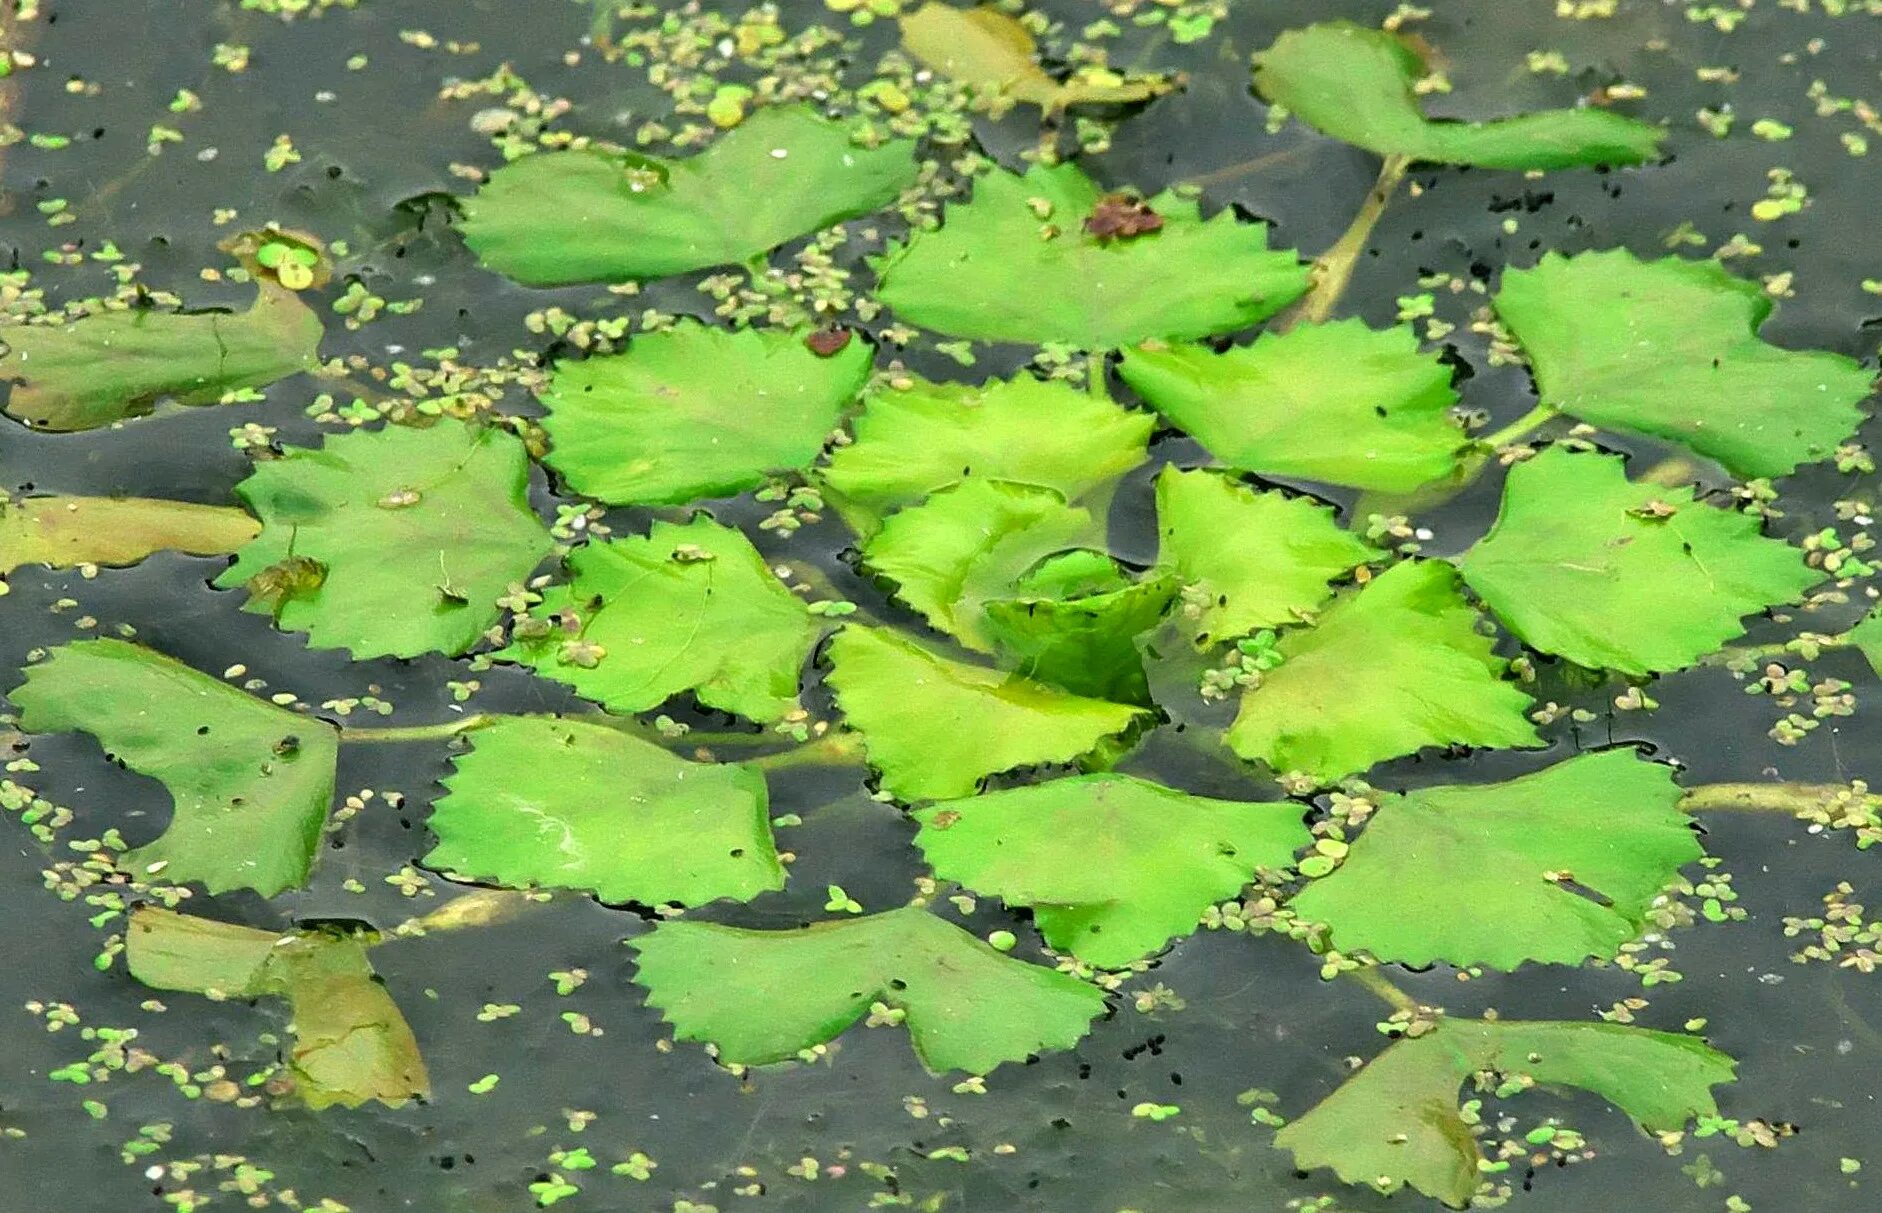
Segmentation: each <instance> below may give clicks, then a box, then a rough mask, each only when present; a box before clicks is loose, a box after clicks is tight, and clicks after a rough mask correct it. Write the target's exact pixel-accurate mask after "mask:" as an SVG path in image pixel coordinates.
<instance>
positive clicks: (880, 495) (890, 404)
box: [821, 375, 1156, 536]
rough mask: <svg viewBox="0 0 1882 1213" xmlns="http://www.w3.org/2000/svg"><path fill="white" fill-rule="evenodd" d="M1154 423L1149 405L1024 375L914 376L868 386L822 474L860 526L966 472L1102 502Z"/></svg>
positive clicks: (867, 527)
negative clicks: (981, 378)
mask: <svg viewBox="0 0 1882 1213" xmlns="http://www.w3.org/2000/svg"><path fill="white" fill-rule="evenodd" d="M1155 425H1156V419H1155V418H1154V417H1152V416H1151V415H1150V414H1148V413H1138V412H1129V411H1126V410H1124V409H1121V408H1119V407H1118V406H1117V405H1115V404H1112V403H1111V402H1110V401H1108V400H1099V399H1095V398H1093V397H1092V396H1090V395H1089V394H1087V393H1085V392H1081V391H1079V390H1077V389H1076V388H1073V387H1071V386H1070V385H1068V384H1066V383H1063V382H1057V381H1048V380H1040V379H1035V378H1033V377H1032V376H1030V375H1021V376H1018V377H1016V378H1013V379H995V380H990V381H988V382H987V383H984V384H980V385H978V386H974V385H969V384H965V383H928V382H926V381H923V380H915V381H913V382H912V383H910V384H909V386H907V387H889V388H882V389H879V390H877V391H874V392H871V393H870V394H869V396H868V397H867V398H866V402H865V405H864V408H863V411H862V413H861V415H859V416H858V417H857V419H856V423H855V440H854V441H853V442H850V443H848V444H845V445H841V446H838V447H837V448H836V450H835V451H834V452H832V453H831V455H830V462H829V466H827V467H826V468H824V469H823V472H822V476H821V479H822V481H823V484H824V485H825V486H826V487H827V488H829V489H830V490H833V496H834V497H835V498H836V504H837V506H838V508H839V509H841V510H842V511H843V514H844V516H845V517H846V518H848V519H849V520H850V522H851V524H852V525H853V526H855V528H856V530H857V531H858V532H859V533H861V534H863V535H865V536H866V535H868V534H869V533H871V532H872V531H873V530H874V529H875V527H876V525H877V524H878V522H879V520H880V517H881V516H882V515H884V514H887V513H890V512H891V511H893V510H896V509H899V508H901V507H902V506H908V505H914V504H915V503H916V502H918V501H920V500H922V499H923V498H924V497H926V496H928V495H929V494H930V493H933V492H936V491H937V490H940V489H944V488H947V487H948V486H949V485H952V484H956V483H958V482H960V481H962V480H964V479H966V478H967V477H969V476H981V477H985V478H987V479H990V480H1007V481H1012V482H1014V483H1016V484H1031V485H1038V486H1040V487H1043V488H1049V489H1057V490H1058V491H1059V493H1060V494H1061V495H1063V496H1064V497H1065V499H1066V500H1067V501H1070V502H1073V503H1078V502H1080V501H1083V500H1086V499H1094V505H1095V506H1102V504H1103V502H1102V500H1095V499H1098V498H1100V497H1101V496H1102V490H1104V489H1105V488H1108V487H1109V486H1110V485H1111V484H1112V483H1113V482H1115V481H1116V480H1117V478H1118V477H1119V476H1122V475H1123V474H1124V473H1125V472H1127V471H1129V470H1130V469H1132V468H1134V467H1136V466H1137V465H1138V464H1140V463H1142V462H1143V461H1144V447H1145V444H1146V443H1147V442H1148V441H1149V439H1150V431H1151V430H1152V429H1154V428H1155ZM1094 512H1098V513H1102V510H1101V509H1094Z"/></svg>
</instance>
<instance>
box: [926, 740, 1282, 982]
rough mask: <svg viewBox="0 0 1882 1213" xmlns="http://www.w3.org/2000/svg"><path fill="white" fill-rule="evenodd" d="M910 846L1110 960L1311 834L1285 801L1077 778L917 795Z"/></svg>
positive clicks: (1154, 943) (1140, 950)
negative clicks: (916, 828) (969, 794)
mask: <svg viewBox="0 0 1882 1213" xmlns="http://www.w3.org/2000/svg"><path fill="white" fill-rule="evenodd" d="M915 818H916V820H917V821H919V822H921V827H922V828H921V833H920V834H918V835H916V837H915V845H916V846H918V847H920V848H921V851H922V854H923V855H925V856H926V857H927V859H928V862H929V863H930V864H931V865H932V866H933V867H934V871H935V875H936V876H938V877H940V878H941V879H943V880H956V881H959V882H960V883H961V884H963V885H966V886H967V887H968V888H970V889H973V890H974V891H976V892H979V893H987V894H991V895H993V896H996V897H999V898H1001V899H1002V900H1004V901H1006V902H1007V903H1008V904H1010V905H1018V906H1031V907H1032V908H1033V921H1034V922H1036V923H1037V924H1038V926H1039V930H1040V933H1041V934H1043V935H1044V936H1045V937H1046V942H1047V943H1049V944H1051V945H1052V946H1053V947H1054V948H1057V949H1058V950H1059V951H1061V952H1070V953H1071V954H1072V955H1074V956H1076V957H1078V959H1080V960H1082V961H1084V962H1085V963H1087V964H1092V965H1096V966H1098V967H1099V968H1107V969H1116V968H1123V967H1124V966H1126V965H1128V964H1130V963H1131V962H1132V961H1134V960H1137V959H1139V958H1141V957H1143V956H1147V955H1149V954H1150V953H1152V952H1155V951H1157V950H1158V949H1160V948H1162V947H1163V945H1164V944H1166V943H1168V942H1169V941H1170V940H1172V939H1175V938H1179V937H1181V936H1184V935H1188V934H1189V933H1190V932H1191V931H1194V930H1195V929H1196V924H1197V922H1198V921H1199V920H1200V919H1201V917H1202V912H1203V911H1204V910H1206V909H1208V908H1209V907H1210V906H1211V905H1213V904H1215V903H1216V902H1218V901H1222V900H1223V899H1225V898H1229V897H1233V896H1235V895H1236V894H1237V893H1239V892H1240V891H1241V888H1242V886H1243V885H1245V884H1247V883H1248V882H1249V881H1251V880H1253V879H1254V877H1255V872H1256V870H1257V869H1259V868H1272V869H1277V870H1278V869H1281V868H1285V867H1287V866H1288V865H1289V864H1291V863H1292V862H1293V859H1294V852H1295V851H1296V850H1298V849H1300V848H1301V847H1304V846H1306V845H1307V844H1308V843H1310V842H1312V841H1313V838H1312V836H1311V835H1310V834H1309V833H1308V832H1307V827H1306V826H1305V825H1303V824H1302V823H1301V808H1300V806H1299V805H1297V804H1292V803H1290V802H1285V801H1283V802H1281V803H1278V804H1244V803H1241V802H1238V801H1230V800H1211V799H1208V798H1206V797H1202V796H1191V795H1189V794H1188V793H1186V792H1178V791H1175V790H1173V789H1170V788H1166V787H1163V786H1161V785H1159V784H1154V783H1150V782H1148V781H1146V780H1142V779H1136V778H1133V777H1131V776H1129V775H1078V776H1074V777H1072V778H1069V779H1055V780H1053V781H1051V782H1050V783H1042V784H1036V785H1034V786H1032V787H1024V788H1011V789H1008V790H1006V791H1001V792H991V793H988V794H987V795H984V796H975V797H973V798H971V799H967V800H951V801H946V802H944V803H942V804H937V805H930V806H928V807H927V808H925V809H921V810H918V811H917V812H916V814H915Z"/></svg>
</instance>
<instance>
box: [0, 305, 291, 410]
mask: <svg viewBox="0 0 1882 1213" xmlns="http://www.w3.org/2000/svg"><path fill="white" fill-rule="evenodd" d="M320 335H321V328H320V317H318V316H316V315H315V314H314V312H313V310H312V309H310V308H309V307H308V306H307V305H306V304H304V303H302V302H301V301H300V300H299V299H297V298H295V296H294V294H293V293H292V292H291V291H285V290H282V289H280V288H279V287H275V286H272V285H264V286H263V287H262V288H261V291H260V293H259V294H258V295H256V297H255V302H254V305H253V306H251V307H250V308H249V309H248V310H247V311H246V312H160V311H156V310H154V309H150V308H137V309H133V310H128V311H110V312H100V313H98V314H96V315H92V316H87V317H84V318H83V319H79V320H73V321H70V322H68V323H65V324H57V325H53V324H16V325H7V326H5V327H3V328H0V342H3V343H4V344H5V345H6V347H7V352H6V355H5V356H4V357H0V383H9V382H10V383H11V384H12V385H13V391H12V394H11V395H10V396H8V398H7V403H6V411H7V412H8V413H9V414H11V415H12V416H14V417H17V418H19V419H20V420H21V421H24V422H26V423H27V424H28V425H30V426H33V427H34V428H37V429H43V430H61V431H70V430H94V429H97V428H98V427H100V426H105V425H110V424H111V423H112V422H114V421H123V420H126V419H127V418H131V417H142V416H143V415H144V414H146V413H149V412H150V411H151V410H152V409H154V408H156V407H157V406H158V405H159V404H161V403H163V402H165V401H169V402H171V403H174V404H181V405H199V404H216V403H218V402H220V401H221V399H222V397H223V394H224V393H226V392H232V391H237V390H239V389H242V388H258V387H265V386H267V385H268V384H270V383H273V382H274V381H275V380H277V379H284V378H286V377H287V376H289V375H292V374H294V373H295V372H297V371H309V370H313V369H314V368H315V366H317V365H318V362H319V357H318V355H319V349H320Z"/></svg>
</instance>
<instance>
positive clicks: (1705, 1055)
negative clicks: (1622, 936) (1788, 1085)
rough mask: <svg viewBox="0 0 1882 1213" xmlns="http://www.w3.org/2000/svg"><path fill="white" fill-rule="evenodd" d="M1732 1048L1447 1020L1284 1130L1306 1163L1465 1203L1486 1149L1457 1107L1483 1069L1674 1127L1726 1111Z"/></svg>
mask: <svg viewBox="0 0 1882 1213" xmlns="http://www.w3.org/2000/svg"><path fill="white" fill-rule="evenodd" d="M1733 1070H1734V1064H1733V1062H1732V1059H1731V1058H1730V1057H1727V1056H1726V1055H1725V1054H1723V1053H1720V1052H1719V1051H1718V1050H1716V1049H1713V1048H1711V1047H1709V1046H1708V1045H1707V1044H1706V1043H1705V1042H1704V1041H1703V1040H1701V1039H1699V1038H1698V1037H1696V1036H1684V1035H1679V1034H1676V1033H1672V1032H1653V1031H1648V1030H1647V1029H1645V1028H1632V1027H1626V1026H1623V1025H1621V1024H1613V1023H1572V1022H1551V1021H1522V1020H1496V1021H1490V1020H1472V1019H1446V1020H1444V1021H1443V1022H1442V1023H1441V1024H1439V1025H1438V1027H1437V1028H1436V1030H1434V1031H1431V1032H1428V1033H1426V1034H1425V1035H1423V1036H1418V1037H1415V1038H1410V1039H1405V1040H1400V1041H1398V1042H1397V1043H1396V1044H1393V1045H1392V1046H1391V1047H1390V1048H1388V1049H1386V1050H1385V1052H1383V1053H1381V1054H1379V1056H1377V1057H1375V1058H1374V1059H1373V1060H1372V1061H1371V1063H1370V1064H1368V1065H1367V1066H1366V1067H1365V1068H1364V1069H1362V1070H1360V1071H1359V1072H1358V1073H1357V1074H1355V1075H1353V1077H1351V1078H1349V1079H1348V1080H1347V1081H1346V1083H1345V1085H1343V1086H1341V1087H1340V1088H1339V1089H1338V1090H1337V1091H1335V1092H1333V1094H1332V1095H1330V1096H1328V1097H1327V1098H1326V1099H1324V1100H1322V1101H1321V1102H1320V1103H1319V1104H1318V1105H1316V1106H1315V1107H1314V1108H1313V1109H1312V1110H1311V1111H1309V1112H1308V1113H1307V1114H1306V1115H1304V1116H1302V1117H1301V1118H1300V1119H1298V1120H1296V1121H1294V1122H1293V1123H1292V1124H1290V1125H1288V1126H1286V1127H1285V1128H1283V1129H1282V1130H1281V1131H1280V1132H1279V1133H1278V1134H1276V1135H1275V1139H1274V1144H1275V1145H1277V1146H1280V1147H1281V1148H1283V1149H1286V1150H1291V1151H1293V1153H1294V1162H1295V1164H1296V1165H1297V1166H1299V1167H1300V1168H1301V1169H1302V1170H1304V1171H1311V1170H1313V1169H1315V1168H1317V1167H1329V1168H1331V1169H1332V1170H1333V1171H1334V1172H1335V1173H1337V1174H1338V1175H1339V1177H1340V1178H1341V1179H1343V1180H1345V1181H1346V1182H1347V1183H1353V1184H1367V1185H1370V1186H1372V1187H1374V1188H1376V1189H1377V1190H1379V1191H1381V1192H1386V1193H1390V1192H1395V1191H1397V1190H1398V1189H1399V1188H1401V1187H1404V1186H1406V1185H1407V1184H1409V1185H1410V1186H1411V1187H1412V1188H1414V1189H1416V1190H1417V1191H1419V1192H1422V1193H1424V1194H1425V1195H1426V1196H1430V1197H1434V1198H1436V1199H1438V1200H1441V1201H1443V1202H1444V1203H1446V1204H1448V1205H1451V1206H1452V1207H1454V1208H1460V1209H1461V1208H1463V1207H1464V1206H1465V1205H1466V1204H1467V1203H1469V1201H1470V1198H1471V1197H1472V1196H1473V1195H1474V1194H1475V1193H1476V1191H1477V1187H1478V1184H1479V1183H1480V1182H1481V1176H1480V1174H1479V1172H1478V1164H1479V1163H1480V1162H1481V1161H1482V1160H1483V1155H1482V1154H1481V1152H1480V1151H1479V1150H1478V1147H1477V1137H1476V1133H1475V1131H1474V1130H1473V1128H1472V1125H1471V1124H1470V1123H1469V1122H1467V1121H1465V1119H1464V1118H1463V1116H1462V1115H1461V1114H1460V1113H1459V1111H1458V1107H1457V1099H1458V1089H1459V1088H1460V1087H1462V1086H1463V1084H1464V1083H1465V1081H1467V1080H1468V1079H1470V1078H1471V1076H1472V1075H1475V1074H1477V1073H1479V1072H1483V1071H1488V1072H1490V1073H1492V1074H1494V1075H1500V1076H1503V1077H1506V1078H1509V1079H1518V1078H1524V1079H1531V1080H1533V1081H1534V1082H1535V1083H1537V1084H1540V1085H1544V1086H1563V1087H1577V1088H1580V1089H1582V1090H1584V1091H1589V1092H1592V1093H1594V1094H1596V1095H1599V1096H1600V1097H1601V1098H1603V1099H1605V1100H1607V1101H1608V1102H1609V1103H1611V1104H1613V1105H1614V1106H1615V1107H1617V1108H1619V1109H1620V1110H1621V1111H1622V1112H1625V1113H1626V1114H1627V1115H1628V1116H1629V1117H1631V1118H1633V1120H1634V1121H1635V1122H1636V1123H1637V1124H1639V1125H1640V1126H1641V1127H1642V1128H1644V1129H1647V1130H1649V1131H1652V1132H1662V1133H1664V1132H1671V1131H1673V1130H1676V1129H1680V1128H1682V1127H1684V1126H1685V1124H1686V1122H1687V1121H1689V1120H1691V1119H1693V1118H1694V1117H1706V1116H1716V1115H1718V1105H1717V1104H1716V1103H1714V1102H1713V1099H1712V1090H1711V1089H1712V1088H1713V1087H1715V1086H1718V1085H1719V1084H1720V1083H1725V1082H1730V1081H1731V1080H1732V1075H1733Z"/></svg>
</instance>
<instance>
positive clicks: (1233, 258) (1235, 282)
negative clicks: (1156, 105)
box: [878, 164, 1307, 350]
mask: <svg viewBox="0 0 1882 1213" xmlns="http://www.w3.org/2000/svg"><path fill="white" fill-rule="evenodd" d="M1104 198H1105V194H1104V192H1103V191H1102V190H1100V189H1099V188H1098V186H1097V184H1096V183H1095V182H1093V181H1092V180H1091V178H1089V177H1087V176H1085V174H1084V173H1082V172H1080V171H1079V169H1078V168H1077V167H1076V166H1075V165H1070V164H1060V165H1054V166H1050V167H1039V168H1034V169H1032V170H1031V171H1029V172H1028V173H1027V174H1026V175H1025V176H1023V177H1021V176H1016V175H1014V174H1012V173H1007V172H998V171H996V172H993V173H989V174H988V175H986V176H984V177H980V178H978V179H977V180H976V181H975V183H974V196H973V199H972V201H969V202H957V203H955V204H954V205H952V206H950V207H949V208H948V210H947V214H946V215H945V217H944V218H945V222H944V223H943V224H942V225H941V227H940V229H939V230H936V231H923V232H917V233H915V234H914V235H913V236H911V237H910V238H909V240H908V243H907V244H905V245H903V246H901V247H900V248H899V249H896V250H894V251H892V252H890V253H889V254H888V255H886V256H885V257H883V258H881V259H880V262H879V266H878V268H879V269H880V271H881V273H882V286H881V289H880V290H879V291H878V294H879V295H880V297H881V299H882V301H883V302H884V303H886V304H888V305H889V306H890V307H892V308H894V309H895V312H896V315H897V316H898V317H900V318H901V319H903V320H906V321H907V322H909V323H910V324H919V325H922V326H923V327H925V328H931V329H935V330H937V331H939V332H943V333H948V334H951V335H953V336H956V337H972V338H975V339H978V340H982V341H1019V342H1027V343H1032V344H1039V343H1045V342H1064V343H1066V344H1069V345H1075V346H1079V347H1081V348H1084V349H1089V350H1109V349H1115V348H1117V347H1119V346H1125V345H1134V344H1136V343H1137V342H1139V341H1145V340H1148V339H1150V338H1153V337H1154V338H1161V339H1164V340H1168V341H1175V340H1179V339H1182V338H1189V337H1206V336H1209V335H1210V334H1212V333H1225V332H1230V331H1232V330H1234V329H1241V328H1247V327H1248V326H1249V325H1251V324H1254V323H1256V322H1257V321H1260V320H1263V319H1266V318H1267V317H1268V316H1271V315H1273V314H1274V313H1275V312H1278V311H1280V310H1281V309H1282V308H1284V307H1286V306H1287V305H1288V304H1290V303H1292V302H1293V301H1294V300H1295V299H1296V298H1298V297H1299V296H1300V295H1301V294H1302V293H1303V292H1305V291H1306V289H1307V267H1306V266H1304V265H1302V264H1301V263H1300V260H1299V258H1297V257H1296V256H1295V255H1294V253H1293V252H1292V251H1291V250H1276V249H1270V248H1269V247H1268V239H1267V227H1266V226H1265V225H1263V224H1260V223H1245V222H1243V221H1241V220H1240V219H1238V218H1237V217H1236V216H1235V215H1234V214H1233V213H1231V212H1229V211H1223V212H1222V213H1220V214H1218V215H1215V216H1214V217H1212V218H1210V219H1206V220H1205V219H1204V218H1203V217H1202V213H1201V211H1200V210H1199V209H1198V208H1197V205H1196V203H1195V202H1194V201H1193V200H1191V199H1186V198H1180V197H1178V196H1176V195H1175V194H1173V193H1167V192H1166V193H1162V194H1158V195H1157V196H1156V197H1154V198H1152V199H1150V200H1149V204H1148V205H1149V206H1150V208H1151V209H1152V210H1153V211H1155V212H1156V214H1158V215H1159V216H1161V217H1162V219H1163V224H1162V227H1161V230H1158V231H1155V232H1151V233H1148V234H1146V235H1141V236H1136V237H1133V238H1129V239H1107V238H1104V237H1101V236H1098V235H1094V234H1092V233H1091V232H1088V231H1086V230H1085V221H1086V220H1087V219H1088V218H1090V217H1091V215H1092V213H1093V211H1094V210H1095V209H1096V208H1097V207H1098V205H1099V204H1100V203H1101V202H1102V201H1103V200H1104Z"/></svg>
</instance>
